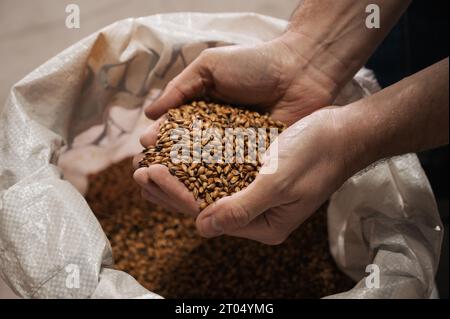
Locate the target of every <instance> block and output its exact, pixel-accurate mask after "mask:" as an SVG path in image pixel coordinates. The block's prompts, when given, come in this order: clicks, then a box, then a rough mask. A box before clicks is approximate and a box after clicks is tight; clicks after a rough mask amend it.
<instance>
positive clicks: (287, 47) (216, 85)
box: [145, 35, 337, 125]
mask: <svg viewBox="0 0 450 319" xmlns="http://www.w3.org/2000/svg"><path fill="white" fill-rule="evenodd" d="M293 41H297V39H293V38H292V37H291V36H290V35H285V36H281V37H279V38H277V39H275V40H272V41H269V42H265V43H262V44H258V45H248V46H244V45H234V46H227V47H220V48H212V49H207V50H205V51H203V52H202V53H201V54H200V55H199V57H198V58H197V59H195V60H194V62H192V63H191V64H190V65H189V66H188V67H187V68H186V69H185V70H184V71H183V72H181V73H180V74H179V75H178V76H177V77H175V78H174V79H173V80H172V81H171V82H169V84H168V85H167V87H166V89H165V91H164V93H163V94H162V96H161V97H160V98H159V99H158V100H157V101H156V102H154V103H152V104H151V105H148V106H146V108H145V109H146V114H147V115H148V116H149V117H150V118H154V119H156V118H158V117H159V116H161V115H162V114H164V113H166V112H167V110H168V109H169V108H173V107H177V106H180V105H181V104H183V103H185V102H187V101H189V100H192V99H194V98H199V97H201V96H203V95H206V96H208V97H211V98H213V99H215V100H219V101H223V102H227V103H231V104H240V105H248V106H252V107H257V108H259V110H261V111H267V112H270V113H271V115H272V117H273V118H274V119H276V120H280V121H283V122H285V123H287V124H288V125H289V124H292V123H294V122H295V121H297V120H298V119H299V118H301V117H303V116H305V115H308V114H310V113H312V112H313V111H315V110H316V109H318V108H320V107H323V106H327V105H330V104H331V103H332V101H333V99H334V97H335V94H336V92H335V90H336V87H337V84H336V83H335V82H334V80H333V77H332V75H327V74H326V73H324V72H322V71H319V70H316V69H314V68H313V67H312V66H311V65H309V61H308V60H307V59H305V58H303V57H302V56H301V47H300V48H299V47H296V48H295V49H294V48H293V45H292V42H293ZM305 50H306V48H305Z"/></svg>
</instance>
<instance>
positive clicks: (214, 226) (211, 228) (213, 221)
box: [202, 216, 223, 237]
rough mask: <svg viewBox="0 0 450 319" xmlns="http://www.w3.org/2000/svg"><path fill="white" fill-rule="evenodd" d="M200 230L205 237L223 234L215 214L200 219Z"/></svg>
mask: <svg viewBox="0 0 450 319" xmlns="http://www.w3.org/2000/svg"><path fill="white" fill-rule="evenodd" d="M202 230H203V233H204V234H205V235H206V236H207V237H214V236H219V235H221V234H223V228H222V226H220V225H219V223H218V222H217V218H216V217H215V216H210V217H207V218H205V219H204V220H203V221H202Z"/></svg>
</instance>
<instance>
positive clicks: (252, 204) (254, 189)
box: [196, 175, 276, 237]
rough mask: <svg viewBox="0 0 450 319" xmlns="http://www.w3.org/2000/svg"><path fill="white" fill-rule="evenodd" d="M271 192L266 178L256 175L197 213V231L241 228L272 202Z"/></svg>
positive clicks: (218, 232)
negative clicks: (247, 182) (238, 189)
mask: <svg viewBox="0 0 450 319" xmlns="http://www.w3.org/2000/svg"><path fill="white" fill-rule="evenodd" d="M274 193H275V192H273V190H272V189H271V185H270V180H269V178H267V176H263V175H258V177H257V178H256V179H255V181H254V182H253V183H251V184H250V185H249V186H248V187H247V188H245V189H243V190H242V191H240V192H237V193H235V194H233V195H231V196H227V197H224V198H221V199H220V200H218V201H217V202H215V203H213V204H211V205H210V206H208V207H207V208H206V209H205V210H203V211H202V212H201V213H200V215H199V216H198V217H197V220H196V225H197V229H198V231H199V233H200V235H202V236H204V237H214V236H219V235H222V234H230V233H233V232H236V231H237V230H238V229H241V228H244V227H245V226H247V225H249V224H250V222H251V221H252V220H254V219H255V218H256V217H257V216H259V215H260V214H262V213H263V212H264V211H267V210H268V209H270V208H271V207H272V206H273V205H274V201H275V199H276V195H275V194H274Z"/></svg>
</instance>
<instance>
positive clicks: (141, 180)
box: [133, 164, 199, 216]
mask: <svg viewBox="0 0 450 319" xmlns="http://www.w3.org/2000/svg"><path fill="white" fill-rule="evenodd" d="M133 178H134V179H135V180H136V182H137V183H138V184H139V185H141V186H142V187H143V188H146V187H148V185H149V184H150V183H153V184H154V185H155V186H156V187H157V188H158V189H159V191H161V192H162V193H164V194H165V195H166V196H167V200H168V201H170V202H171V203H172V206H175V207H177V208H178V211H181V212H182V213H185V214H189V215H191V216H197V214H198V212H199V204H198V203H197V202H196V201H195V199H194V196H193V195H192V193H190V192H189V190H188V189H187V188H186V186H185V185H184V184H183V183H181V182H180V181H179V180H178V179H177V178H176V177H175V176H172V175H171V174H170V173H169V170H168V169H167V167H165V166H163V165H160V164H156V165H151V166H150V167H144V168H139V169H138V170H136V171H135V172H134V175H133ZM161 197H162V196H161Z"/></svg>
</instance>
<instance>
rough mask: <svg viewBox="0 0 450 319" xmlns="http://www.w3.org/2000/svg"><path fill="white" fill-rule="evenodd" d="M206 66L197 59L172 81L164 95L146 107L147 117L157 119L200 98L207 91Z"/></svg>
mask: <svg viewBox="0 0 450 319" xmlns="http://www.w3.org/2000/svg"><path fill="white" fill-rule="evenodd" d="M205 68H206V66H205V65H204V63H203V62H202V60H201V59H200V60H199V59H197V60H196V61H194V62H193V63H191V64H190V65H189V66H188V67H187V68H186V69H184V70H183V72H181V73H180V74H179V75H177V76H176V77H175V78H174V79H173V80H172V81H170V82H169V83H168V84H167V86H166V88H165V89H164V92H163V94H162V95H161V96H160V97H159V98H158V99H157V100H156V101H154V102H153V103H151V104H150V105H147V106H145V107H144V110H145V115H147V117H149V118H151V119H157V118H158V117H160V116H161V115H163V114H164V113H166V112H167V111H168V110H169V109H171V108H174V107H178V106H180V105H182V104H183V103H186V102H188V101H189V100H192V99H195V98H197V97H200V96H201V95H202V94H203V93H204V92H205V91H206V89H207V88H206V83H208V81H207V80H206V75H207V74H208V72H204V71H202V70H204V69H205Z"/></svg>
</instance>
